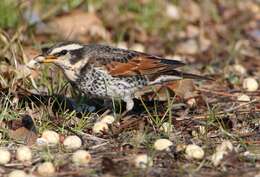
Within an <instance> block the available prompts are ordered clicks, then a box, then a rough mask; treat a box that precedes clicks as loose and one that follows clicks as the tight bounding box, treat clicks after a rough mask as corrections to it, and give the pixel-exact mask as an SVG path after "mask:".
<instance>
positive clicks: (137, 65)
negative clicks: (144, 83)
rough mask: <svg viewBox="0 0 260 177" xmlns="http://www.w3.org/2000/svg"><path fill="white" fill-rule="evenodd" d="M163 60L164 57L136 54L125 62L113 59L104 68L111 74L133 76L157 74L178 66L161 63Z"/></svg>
mask: <svg viewBox="0 0 260 177" xmlns="http://www.w3.org/2000/svg"><path fill="white" fill-rule="evenodd" d="M163 60H164V59H157V58H149V57H146V56H137V57H135V58H132V59H131V60H129V61H128V62H126V63H122V62H116V61H113V62H111V63H109V64H107V65H106V68H107V70H108V72H109V73H110V74H111V75H112V76H134V75H151V74H158V73H160V72H165V71H168V70H170V69H173V68H176V67H178V66H174V65H171V64H167V63H163V62H162V61H163Z"/></svg>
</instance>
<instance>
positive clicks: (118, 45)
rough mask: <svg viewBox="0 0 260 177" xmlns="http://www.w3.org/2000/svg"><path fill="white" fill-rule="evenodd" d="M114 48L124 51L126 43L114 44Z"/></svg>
mask: <svg viewBox="0 0 260 177" xmlns="http://www.w3.org/2000/svg"><path fill="white" fill-rule="evenodd" d="M116 47H118V48H120V49H126V50H127V49H128V47H127V43H126V42H119V43H117V44H116Z"/></svg>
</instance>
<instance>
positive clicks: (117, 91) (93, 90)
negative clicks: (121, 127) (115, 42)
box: [76, 68, 148, 98]
mask: <svg viewBox="0 0 260 177" xmlns="http://www.w3.org/2000/svg"><path fill="white" fill-rule="evenodd" d="M79 78H80V79H79V80H77V81H76V82H77V85H78V88H79V89H80V90H81V91H83V92H84V93H85V94H90V95H92V96H97V97H109V98H111V97H124V96H126V95H128V96H131V95H133V94H134V92H136V91H137V90H139V89H141V88H142V87H143V86H146V85H147V83H148V81H147V79H146V78H145V77H144V76H130V77H112V76H111V75H110V74H108V73H107V71H105V70H102V69H101V68H92V69H90V70H88V71H85V72H84V73H81V76H80V77H79Z"/></svg>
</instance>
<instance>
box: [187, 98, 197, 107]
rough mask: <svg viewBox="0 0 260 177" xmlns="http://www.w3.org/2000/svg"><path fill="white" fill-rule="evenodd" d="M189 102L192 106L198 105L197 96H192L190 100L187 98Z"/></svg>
mask: <svg viewBox="0 0 260 177" xmlns="http://www.w3.org/2000/svg"><path fill="white" fill-rule="evenodd" d="M187 104H188V105H189V106H190V107H192V108H194V107H196V105H197V102H196V99H195V98H190V99H188V100H187Z"/></svg>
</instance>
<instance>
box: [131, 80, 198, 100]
mask: <svg viewBox="0 0 260 177" xmlns="http://www.w3.org/2000/svg"><path fill="white" fill-rule="evenodd" d="M135 96H136V97H137V98H142V99H144V100H152V99H154V100H159V101H167V100H168V98H169V96H170V97H174V96H177V97H179V98H181V99H185V100H186V99H189V98H192V97H195V96H197V95H196V89H195V86H194V83H193V81H192V80H190V79H184V80H178V81H174V82H168V83H166V84H164V85H155V86H153V87H151V86H149V87H145V88H144V89H142V90H141V91H138V92H136V93H135Z"/></svg>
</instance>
